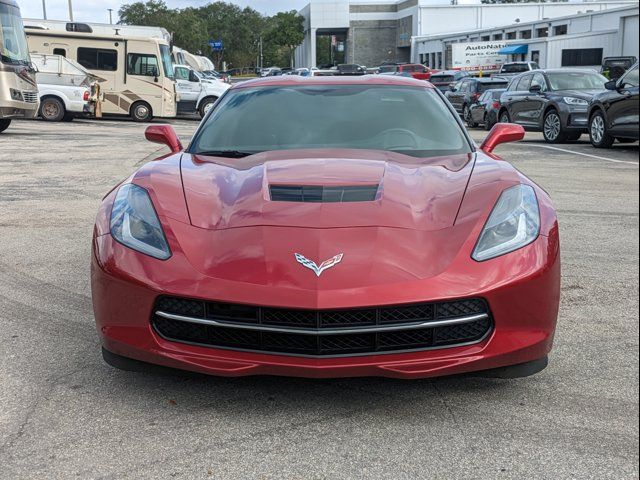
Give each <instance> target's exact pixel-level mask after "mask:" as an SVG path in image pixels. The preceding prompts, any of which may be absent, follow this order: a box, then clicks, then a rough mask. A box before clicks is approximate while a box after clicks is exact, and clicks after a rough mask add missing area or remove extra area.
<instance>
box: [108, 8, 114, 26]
mask: <svg viewBox="0 0 640 480" xmlns="http://www.w3.org/2000/svg"><path fill="white" fill-rule="evenodd" d="M107 10H108V11H109V25H113V17H112V15H111V14H112V13H113V8H107Z"/></svg>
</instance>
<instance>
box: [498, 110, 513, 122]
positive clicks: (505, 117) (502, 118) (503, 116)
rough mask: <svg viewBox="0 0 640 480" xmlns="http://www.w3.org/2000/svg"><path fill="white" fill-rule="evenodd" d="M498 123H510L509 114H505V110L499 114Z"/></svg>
mask: <svg viewBox="0 0 640 480" xmlns="http://www.w3.org/2000/svg"><path fill="white" fill-rule="evenodd" d="M498 123H511V117H510V116H509V112H507V111H506V110H503V111H502V112H500V120H498Z"/></svg>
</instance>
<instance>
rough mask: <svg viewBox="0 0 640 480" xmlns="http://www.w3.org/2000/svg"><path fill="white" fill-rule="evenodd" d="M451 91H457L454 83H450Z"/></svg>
mask: <svg viewBox="0 0 640 480" xmlns="http://www.w3.org/2000/svg"><path fill="white" fill-rule="evenodd" d="M449 91H450V92H455V91H456V86H455V85H454V84H452V85H449Z"/></svg>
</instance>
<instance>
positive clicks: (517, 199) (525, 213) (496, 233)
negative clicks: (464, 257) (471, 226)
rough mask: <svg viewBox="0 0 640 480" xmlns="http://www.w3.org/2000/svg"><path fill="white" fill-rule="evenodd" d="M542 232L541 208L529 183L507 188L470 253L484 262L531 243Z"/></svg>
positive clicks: (477, 259)
mask: <svg viewBox="0 0 640 480" xmlns="http://www.w3.org/2000/svg"><path fill="white" fill-rule="evenodd" d="M539 233H540V209H539V207H538V200H537V198H536V194H535V192H534V191H533V188H531V187H530V186H529V185H516V186H515V187H511V188H508V189H506V190H505V191H504V192H502V195H500V198H499V199H498V202H497V203H496V205H495V207H493V211H492V212H491V215H490V216H489V219H488V220H487V223H486V224H485V226H484V229H483V230H482V233H481V234H480V238H479V239H478V243H477V244H476V248H475V249H474V250H473V254H472V255H471V257H472V258H473V259H474V260H476V261H478V262H482V261H484V260H489V259H491V258H495V257H499V256H500V255H504V254H506V253H510V252H513V251H514V250H518V249H519V248H522V247H524V246H526V245H529V244H530V243H532V242H533V241H534V240H535V239H536V238H538V234H539Z"/></svg>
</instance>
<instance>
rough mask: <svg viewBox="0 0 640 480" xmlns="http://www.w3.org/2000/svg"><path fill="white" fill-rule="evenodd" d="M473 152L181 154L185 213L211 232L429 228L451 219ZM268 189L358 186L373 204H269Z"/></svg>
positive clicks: (447, 223)
mask: <svg viewBox="0 0 640 480" xmlns="http://www.w3.org/2000/svg"><path fill="white" fill-rule="evenodd" d="M474 160H475V154H462V155H452V156H446V157H433V158H427V159H416V158H412V157H408V156H406V155H402V154H396V153H391V152H381V151H368V150H339V151H332V150H324V149H323V150H288V151H272V152H265V153H261V154H257V155H252V156H250V157H246V158H243V159H226V158H219V157H208V156H201V155H191V154H187V153H185V154H183V156H182V159H181V173H182V181H183V186H184V194H185V199H186V202H187V208H188V212H189V218H190V221H191V224H192V225H193V226H196V227H199V228H203V229H209V230H225V229H232V228H238V227H255V226H274V227H278V226H281V227H303V228H316V229H317V228H321V229H328V228H347V227H351V228H353V227H396V228H404V229H411V230H422V231H435V230H441V229H445V228H448V227H451V226H452V225H453V224H454V221H455V218H456V215H457V213H458V210H459V209H460V204H461V202H462V199H463V197H464V192H465V189H466V186H467V184H468V181H469V177H470V175H471V172H472V170H473V164H474ZM272 186H296V187H307V186H323V187H358V186H359V187H363V186H368V187H370V188H372V189H373V191H374V193H375V199H374V200H372V201H355V202H333V203H309V202H304V201H294V202H291V201H272V199H271V194H270V188H271V187H272Z"/></svg>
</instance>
